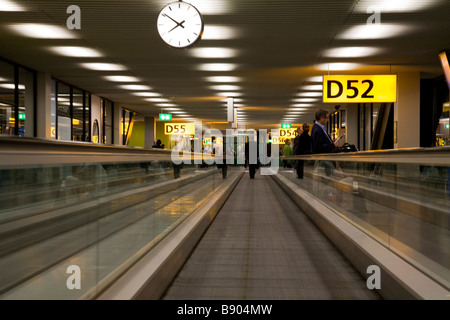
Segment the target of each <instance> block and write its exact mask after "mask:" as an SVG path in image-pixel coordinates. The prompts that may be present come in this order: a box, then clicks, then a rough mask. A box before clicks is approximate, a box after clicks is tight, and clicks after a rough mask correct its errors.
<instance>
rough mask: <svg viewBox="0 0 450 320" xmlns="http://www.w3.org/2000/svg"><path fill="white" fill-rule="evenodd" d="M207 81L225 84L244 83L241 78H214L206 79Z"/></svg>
mask: <svg viewBox="0 0 450 320" xmlns="http://www.w3.org/2000/svg"><path fill="white" fill-rule="evenodd" d="M205 80H206V81H209V82H224V83H228V82H239V81H242V78H239V77H231V76H229V77H227V76H213V77H205Z"/></svg>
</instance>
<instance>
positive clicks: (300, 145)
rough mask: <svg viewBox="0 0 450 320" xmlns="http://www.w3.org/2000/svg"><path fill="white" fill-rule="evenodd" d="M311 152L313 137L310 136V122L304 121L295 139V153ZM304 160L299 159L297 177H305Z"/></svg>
mask: <svg viewBox="0 0 450 320" xmlns="http://www.w3.org/2000/svg"><path fill="white" fill-rule="evenodd" d="M310 153H311V137H310V136H309V124H307V123H304V124H303V126H302V127H298V129H297V136H296V137H295V139H294V149H293V154H294V155H299V154H310ZM304 162H305V161H304V160H297V163H296V169H297V177H298V178H299V179H303V167H304Z"/></svg>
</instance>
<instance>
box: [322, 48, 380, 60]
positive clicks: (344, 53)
mask: <svg viewBox="0 0 450 320" xmlns="http://www.w3.org/2000/svg"><path fill="white" fill-rule="evenodd" d="M382 51H383V50H382V49H381V48H376V47H342V48H332V49H328V50H327V51H325V52H324V54H323V56H324V57H331V58H359V57H368V56H373V55H376V54H379V53H380V52H382Z"/></svg>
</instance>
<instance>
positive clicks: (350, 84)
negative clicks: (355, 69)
mask: <svg viewBox="0 0 450 320" xmlns="http://www.w3.org/2000/svg"><path fill="white" fill-rule="evenodd" d="M323 102H325V103H327V102H328V103H336V102H342V103H372V102H397V75H363V76H323Z"/></svg>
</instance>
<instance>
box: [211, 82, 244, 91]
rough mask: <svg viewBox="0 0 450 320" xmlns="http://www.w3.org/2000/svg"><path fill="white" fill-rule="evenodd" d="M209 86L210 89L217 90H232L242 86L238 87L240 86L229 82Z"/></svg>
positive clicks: (239, 88)
mask: <svg viewBox="0 0 450 320" xmlns="http://www.w3.org/2000/svg"><path fill="white" fill-rule="evenodd" d="M209 88H210V89H212V90H218V91H234V90H241V89H242V87H240V86H235V85H231V84H224V85H217V86H210V87H209Z"/></svg>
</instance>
